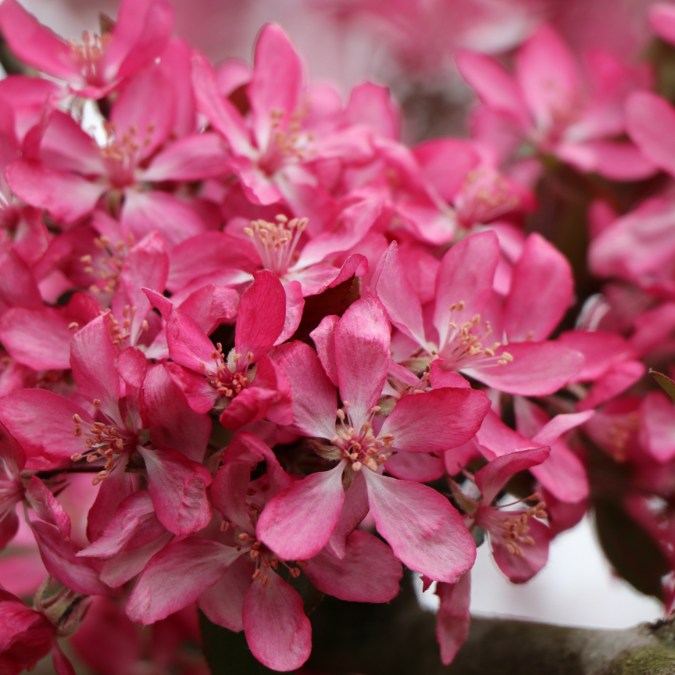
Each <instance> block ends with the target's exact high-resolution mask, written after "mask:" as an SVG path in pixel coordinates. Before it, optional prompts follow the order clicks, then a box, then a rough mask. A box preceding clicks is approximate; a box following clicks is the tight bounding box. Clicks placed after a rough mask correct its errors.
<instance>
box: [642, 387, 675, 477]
mask: <svg viewBox="0 0 675 675" xmlns="http://www.w3.org/2000/svg"><path fill="white" fill-rule="evenodd" d="M642 416H643V420H644V421H643V432H642V433H643V443H644V446H645V448H646V450H647V451H648V452H649V454H650V455H651V456H652V457H653V458H654V459H655V460H656V461H657V462H659V463H662V464H665V463H666V462H670V461H671V460H672V459H674V458H675V425H674V424H673V419H675V407H674V406H673V403H672V402H671V401H669V400H668V399H667V398H666V397H665V396H662V395H661V394H660V393H658V392H650V393H648V394H647V396H646V397H645V399H644V402H643V404H642Z"/></svg>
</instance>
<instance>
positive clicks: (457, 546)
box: [364, 469, 476, 583]
mask: <svg viewBox="0 0 675 675" xmlns="http://www.w3.org/2000/svg"><path fill="white" fill-rule="evenodd" d="M364 471H365V472H366V473H365V478H366V484H367V487H368V499H369V503H370V512H371V514H372V516H373V518H374V519H375V525H376V527H377V531H378V532H379V533H380V534H381V535H382V536H383V537H384V538H385V539H386V540H387V542H388V543H389V545H390V546H391V548H392V549H393V551H394V554H395V555H396V557H397V558H398V559H399V560H400V561H401V562H402V563H403V564H404V565H407V566H408V567H409V568H410V569H412V570H415V571H416V572H420V573H421V574H424V575H426V576H428V577H429V578H430V579H433V580H435V581H446V582H448V583H454V582H456V581H457V580H458V579H459V577H460V576H461V575H462V574H464V573H465V572H467V571H468V570H469V569H470V568H471V566H472V565H473V562H474V560H475V558H476V545H475V544H474V541H473V538H472V537H471V535H470V534H469V531H468V530H467V529H466V525H465V524H464V521H463V519H462V517H461V516H460V515H459V513H458V512H457V511H456V510H455V509H454V508H453V507H452V506H451V505H450V502H449V501H448V500H447V499H446V498H445V497H443V496H442V495H440V494H439V493H438V492H436V491H435V490H433V489H432V488H429V487H427V486H426V485H421V484H419V483H413V482H409V481H403V480H398V479H396V478H387V477H386V476H380V475H377V474H375V473H373V472H372V471H370V470H368V469H364Z"/></svg>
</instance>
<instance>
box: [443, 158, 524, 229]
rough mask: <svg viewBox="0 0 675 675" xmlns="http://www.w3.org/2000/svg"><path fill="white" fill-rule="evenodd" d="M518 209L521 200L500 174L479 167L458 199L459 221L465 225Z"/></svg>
mask: <svg viewBox="0 0 675 675" xmlns="http://www.w3.org/2000/svg"><path fill="white" fill-rule="evenodd" d="M517 206H518V198H517V197H516V196H515V195H514V194H513V192H512V190H510V189H509V184H508V182H507V181H506V180H504V178H503V177H502V176H500V175H499V174H498V173H497V172H496V171H494V170H491V169H488V168H478V169H474V170H472V171H470V172H469V173H468V174H467V176H466V178H465V179H464V185H463V186H462V190H461V192H460V193H459V195H457V198H456V200H455V209H456V210H457V216H458V218H459V220H460V221H461V222H462V224H463V225H465V226H467V227H468V226H471V225H474V224H476V223H486V222H489V221H490V220H493V219H494V218H496V217H497V216H500V215H502V214H504V213H507V212H509V211H512V210H513V209H515V208H516V207H517Z"/></svg>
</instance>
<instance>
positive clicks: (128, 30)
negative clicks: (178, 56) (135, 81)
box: [104, 0, 173, 78]
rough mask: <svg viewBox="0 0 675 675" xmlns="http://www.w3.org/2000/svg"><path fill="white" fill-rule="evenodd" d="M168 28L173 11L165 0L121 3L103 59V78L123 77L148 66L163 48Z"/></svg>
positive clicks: (169, 27)
mask: <svg viewBox="0 0 675 675" xmlns="http://www.w3.org/2000/svg"><path fill="white" fill-rule="evenodd" d="M172 27H173V9H172V7H171V5H170V4H169V2H166V1H165V0H141V1H140V2H139V1H138V0H136V2H123V3H121V4H120V11H119V14H118V16H117V21H116V23H115V27H114V28H113V31H112V40H111V43H110V46H109V47H108V49H107V50H106V52H105V56H104V68H105V72H106V75H107V76H110V75H112V73H113V72H115V71H117V75H118V76H119V77H120V78H126V77H128V76H129V75H131V74H132V73H134V72H136V71H137V70H139V69H140V68H142V67H143V66H145V65H149V64H150V63H152V62H153V61H154V60H155V59H156V58H157V57H158V56H160V54H161V53H162V52H163V50H164V47H165V46H166V45H167V43H168V41H169V39H170V37H171V29H172ZM111 71H112V72H111Z"/></svg>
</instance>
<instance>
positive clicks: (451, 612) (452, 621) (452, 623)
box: [436, 573, 471, 666]
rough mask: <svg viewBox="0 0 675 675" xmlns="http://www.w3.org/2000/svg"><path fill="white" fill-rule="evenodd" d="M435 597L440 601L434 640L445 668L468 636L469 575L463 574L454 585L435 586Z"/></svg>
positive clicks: (469, 614) (469, 616)
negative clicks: (438, 647) (439, 649)
mask: <svg viewBox="0 0 675 675" xmlns="http://www.w3.org/2000/svg"><path fill="white" fill-rule="evenodd" d="M436 595H438V598H439V600H440V605H439V607H438V612H437V614H436V639H437V640H438V644H439V645H440V647H441V661H443V663H444V664H445V665H446V666H447V665H449V664H450V663H452V661H453V660H454V658H455V656H456V655H457V652H458V651H459V648H460V647H461V646H462V645H463V644H464V641H465V640H466V638H467V636H468V635H469V625H470V623H471V613H470V610H469V605H470V600H471V575H470V574H468V573H467V574H465V575H464V576H463V577H462V578H461V579H460V580H459V581H458V582H457V583H456V584H444V583H439V584H437V586H436Z"/></svg>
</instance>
